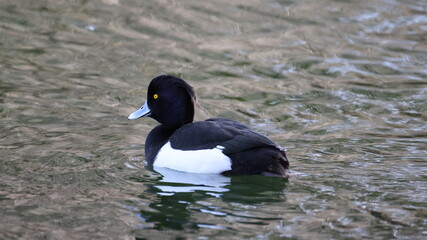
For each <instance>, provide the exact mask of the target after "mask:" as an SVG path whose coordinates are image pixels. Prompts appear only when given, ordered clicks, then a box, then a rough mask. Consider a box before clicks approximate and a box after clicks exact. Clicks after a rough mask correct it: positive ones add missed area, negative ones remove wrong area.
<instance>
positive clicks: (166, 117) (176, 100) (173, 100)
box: [129, 75, 196, 128]
mask: <svg viewBox="0 0 427 240" xmlns="http://www.w3.org/2000/svg"><path fill="white" fill-rule="evenodd" d="M195 102H196V95H195V94H194V90H193V88H192V87H191V86H190V85H188V83H186V82H185V81H184V80H182V79H181V78H178V77H174V76H169V75H161V76H158V77H156V78H154V79H153V80H151V83H150V85H149V86H148V93H147V100H146V102H145V104H144V105H143V106H142V107H141V108H140V109H139V110H137V111H136V112H134V113H132V114H131V115H129V119H137V118H140V117H145V116H149V117H151V118H153V119H155V120H157V121H158V122H159V123H161V124H162V125H163V126H164V127H167V128H179V127H181V126H182V125H184V124H187V123H191V122H193V118H194V104H195Z"/></svg>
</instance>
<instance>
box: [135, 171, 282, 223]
mask: <svg viewBox="0 0 427 240" xmlns="http://www.w3.org/2000/svg"><path fill="white" fill-rule="evenodd" d="M154 170H155V171H156V172H158V173H160V174H161V175H162V176H161V177H160V178H159V179H157V180H155V181H149V182H147V183H146V184H145V185H146V186H147V187H148V190H147V192H149V193H154V194H156V195H157V196H156V197H155V199H153V200H151V201H150V203H149V204H148V205H147V206H145V207H142V208H140V210H139V211H138V216H139V217H140V218H141V219H142V220H143V221H144V222H145V224H144V225H145V228H153V229H158V230H160V229H176V230H183V229H198V228H205V227H208V228H215V229H224V228H227V229H228V228H231V229H232V228H233V226H232V224H231V225H230V224H229V221H231V220H230V219H239V223H238V225H239V226H242V225H245V224H248V226H250V227H252V226H253V224H258V225H265V224H270V223H275V222H277V221H280V220H282V217H281V216H279V215H277V213H274V212H273V213H271V214H269V213H268V212H265V211H264V209H263V206H264V205H265V203H273V202H279V203H280V202H286V196H285V190H286V186H287V184H288V180H287V179H284V178H271V177H265V176H231V177H225V176H222V175H219V174H195V173H184V172H178V171H174V170H170V169H167V168H154ZM201 176H204V177H202V178H200V177H201ZM141 197H142V198H143V199H142V200H145V197H143V195H141ZM255 208H258V210H255ZM248 209H252V210H251V211H248Z"/></svg>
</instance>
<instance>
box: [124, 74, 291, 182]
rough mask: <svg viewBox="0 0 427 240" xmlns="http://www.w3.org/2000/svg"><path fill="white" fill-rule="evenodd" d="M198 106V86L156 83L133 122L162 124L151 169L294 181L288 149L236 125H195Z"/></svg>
mask: <svg viewBox="0 0 427 240" xmlns="http://www.w3.org/2000/svg"><path fill="white" fill-rule="evenodd" d="M197 101H198V100H197V97H196V94H195V92H194V89H193V87H191V86H190V85H189V84H188V83H187V82H185V81H184V80H183V79H181V78H179V77H176V76H172V75H160V76H157V77H155V78H154V79H152V80H151V82H150V84H149V86H148V90H147V97H146V101H145V103H144V104H143V105H142V106H141V107H140V108H139V109H138V110H136V111H135V112H133V113H131V114H130V115H129V117H128V119H129V120H134V119H139V118H142V117H150V118H152V119H154V120H156V121H157V122H158V123H159V125H157V126H156V127H154V128H153V129H152V130H151V131H150V133H149V134H148V136H147V138H146V141H145V159H146V162H147V164H148V165H149V166H153V167H158V168H168V169H172V170H175V171H180V172H187V173H196V174H222V175H224V176H234V175H265V176H274V177H283V178H288V177H289V161H288V159H287V156H286V152H285V150H284V149H283V147H281V146H279V145H278V144H276V143H275V142H273V141H272V140H270V139H269V138H268V137H267V136H265V135H263V134H260V133H258V132H256V131H254V130H252V129H251V128H249V127H248V126H246V125H245V124H243V123H240V122H237V121H234V120H230V119H224V118H209V119H206V120H204V121H196V122H194V114H195V106H196V105H198V104H197Z"/></svg>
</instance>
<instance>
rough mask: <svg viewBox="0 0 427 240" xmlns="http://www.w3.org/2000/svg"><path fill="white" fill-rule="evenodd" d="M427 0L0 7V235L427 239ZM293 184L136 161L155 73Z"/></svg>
mask: <svg viewBox="0 0 427 240" xmlns="http://www.w3.org/2000/svg"><path fill="white" fill-rule="evenodd" d="M426 36H427V2H425V1H416V0H413V1H411V0H408V1H404V0H374V1H333V0H325V1H309V0H301V1H288V0H286V1H282V0H280V1H279V0H276V1H274V0H273V1H261V0H260V1H243V0H236V1H167V0H166V1H162V0H157V1H137V0H94V1H83V0H81V1H63V0H58V1H51V0H42V1H25V0H18V1H16V0H13V1H12V0H5V1H1V2H0V238H1V239H247V238H251V239H425V238H427V204H426V202H427V187H426V186H427V184H426V182H427V181H426V180H427V177H426V176H427V164H426V160H427V157H426V156H427V124H426V121H427V104H426V103H427V39H426ZM159 74H174V75H177V76H180V77H182V78H184V79H185V80H187V81H188V82H189V83H190V84H191V85H192V86H194V88H195V91H196V93H197V94H198V97H199V105H200V107H199V108H198V109H197V114H196V119H197V120H203V119H205V118H209V117H225V118H230V119H234V120H238V121H241V122H243V123H245V124H247V125H249V126H251V127H252V128H254V129H256V130H257V131H259V132H261V133H264V134H266V135H268V136H269V137H270V138H271V139H273V140H274V141H276V142H277V143H279V144H280V145H282V146H283V147H285V148H286V150H287V153H288V157H289V160H290V162H291V169H292V170H293V171H296V172H299V173H300V176H299V177H295V178H291V179H289V180H286V179H278V178H268V177H262V176H240V177H231V178H230V177H223V176H217V175H204V176H200V175H194V174H183V173H176V172H171V171H167V169H166V170H165V169H156V171H153V170H152V169H149V168H147V166H146V163H145V162H144V151H143V148H144V142H145V137H146V136H147V134H148V132H149V131H150V130H151V129H152V128H153V127H154V126H155V125H156V122H155V121H154V120H152V119H140V120H138V121H128V120H127V116H128V115H129V114H130V113H131V112H132V111H134V110H135V109H136V108H137V107H139V106H140V105H141V104H142V103H143V102H144V100H145V94H146V90H147V86H148V83H149V81H150V80H151V79H152V78H153V77H155V76H157V75H159Z"/></svg>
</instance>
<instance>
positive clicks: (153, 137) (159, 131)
mask: <svg viewBox="0 0 427 240" xmlns="http://www.w3.org/2000/svg"><path fill="white" fill-rule="evenodd" d="M175 130H176V129H175V128H173V129H171V128H166V127H164V126H163V125H162V124H160V125H158V126H157V127H155V128H154V129H153V130H151V132H150V133H149V134H148V136H147V139H146V140H145V159H146V161H147V163H148V164H149V165H152V164H153V163H154V159H155V158H156V154H157V153H158V151H159V150H160V148H162V147H163V145H165V143H166V142H167V141H168V140H169V138H170V136H172V134H173V133H174V132H175Z"/></svg>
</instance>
